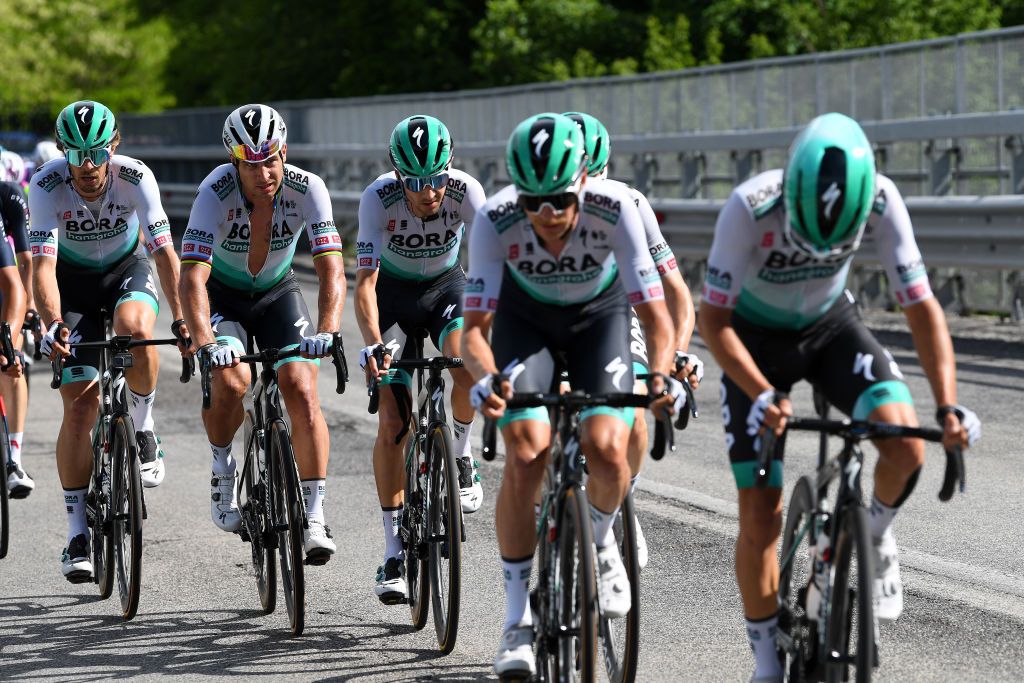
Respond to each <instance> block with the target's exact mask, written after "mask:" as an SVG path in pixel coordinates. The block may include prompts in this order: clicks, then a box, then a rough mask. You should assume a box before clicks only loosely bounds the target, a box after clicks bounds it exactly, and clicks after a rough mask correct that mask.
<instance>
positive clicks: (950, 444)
mask: <svg viewBox="0 0 1024 683" xmlns="http://www.w3.org/2000/svg"><path fill="white" fill-rule="evenodd" d="M935 419H936V420H937V421H938V423H939V425H940V426H941V427H942V431H943V432H944V434H943V436H942V445H943V446H945V447H946V448H947V449H952V448H954V447H956V446H959V447H960V448H968V447H970V446H973V445H974V443H975V442H976V441H977V440H978V439H980V438H981V420H979V419H978V415H977V414H976V413H975V412H974V411H973V410H971V409H969V408H965V407H963V406H962V405H949V406H939V409H938V410H936V411H935Z"/></svg>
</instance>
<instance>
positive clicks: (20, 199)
mask: <svg viewBox="0 0 1024 683" xmlns="http://www.w3.org/2000/svg"><path fill="white" fill-rule="evenodd" d="M0 224H2V225H3V234H4V235H5V236H6V238H7V239H6V242H7V246H8V247H10V248H12V249H13V252H14V261H15V264H16V267H17V269H18V274H19V275H20V280H21V286H22V291H23V292H24V293H25V297H26V306H27V311H26V314H25V319H26V320H27V319H30V318H31V317H32V316H35V315H38V314H37V313H36V311H35V302H33V301H32V256H31V251H30V249H29V244H28V231H27V230H26V226H27V225H28V205H27V203H26V201H25V193H24V192H23V191H22V189H21V186H19V185H18V184H17V183H13V182H0ZM11 332H12V335H13V336H14V337H17V338H18V340H19V341H18V344H19V345H20V343H21V341H20V340H21V334H20V332H21V325H20V324H15V325H12V326H11ZM0 395H2V396H3V401H4V405H5V406H7V424H8V427H9V428H10V433H9V437H10V438H9V445H10V462H9V463H8V464H7V468H6V470H5V475H4V476H5V477H6V478H7V490H8V492H9V493H10V495H11V497H12V498H24V497H26V496H28V495H29V494H30V493H31V492H32V490H33V489H34V488H35V486H36V485H35V482H34V481H33V480H32V477H30V476H29V475H28V473H27V472H26V471H25V468H24V467H22V464H21V449H22V446H23V441H24V436H25V415H26V411H27V410H28V384H27V383H26V381H25V377H24V376H20V375H19V376H18V377H13V376H11V375H9V374H6V375H5V376H4V378H3V379H2V380H0Z"/></svg>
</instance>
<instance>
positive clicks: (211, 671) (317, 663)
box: [0, 595, 490, 681]
mask: <svg viewBox="0 0 1024 683" xmlns="http://www.w3.org/2000/svg"><path fill="white" fill-rule="evenodd" d="M99 602H100V600H99V599H98V597H96V596H94V595H63V596H53V595H49V596H15V597H4V598H0V662H2V667H0V668H2V670H3V678H5V679H8V680H20V679H30V678H32V679H38V680H46V679H54V678H69V677H72V678H74V679H76V680H83V681H90V680H100V679H110V678H129V677H134V676H141V675H164V676H245V677H247V678H253V677H255V676H267V677H272V678H281V677H286V676H299V677H301V678H302V679H304V680H339V681H357V680H388V681H466V680H481V679H483V678H485V677H486V673H487V672H489V671H490V667H489V666H486V665H484V664H483V663H481V665H467V664H459V663H456V662H448V661H446V660H445V659H443V658H441V657H440V656H439V655H438V653H437V652H436V651H435V650H433V649H423V648H402V647H396V646H395V643H394V641H393V640H392V641H391V642H387V643H385V642H382V641H383V640H385V639H391V638H392V637H393V636H399V637H401V636H402V635H403V634H407V633H411V632H412V630H413V629H412V627H411V626H408V625H399V626H396V625H394V624H388V623H380V622H376V623H370V622H366V621H361V620H359V619H357V618H352V617H351V616H350V615H345V614H331V615H328V618H327V620H326V621H325V622H323V621H322V622H321V623H319V624H318V625H317V627H316V629H315V630H313V629H311V630H309V631H307V632H306V633H304V634H303V635H302V636H300V637H298V638H293V637H291V636H290V634H289V633H288V632H287V630H285V629H284V628H279V626H280V625H279V624H277V623H274V624H269V623H268V622H267V618H268V617H267V615H264V614H263V612H262V611H260V610H188V611H180V612H156V613H147V614H140V615H139V616H137V617H136V618H135V619H134V620H132V621H130V622H125V621H124V620H123V619H121V618H120V617H119V616H116V615H110V614H107V615H85V616H83V615H81V614H80V613H81V611H82V609H83V608H85V609H88V604H89V603H99ZM73 612H74V613H73ZM274 616H275V617H278V616H283V615H276V614H275V615H274ZM376 652H379V653H380V655H379V658H380V659H381V660H382V662H381V663H380V664H375V663H372V664H371V663H367V662H368V660H370V661H372V660H374V659H376V657H374V655H373V654H372V653H376ZM368 655H369V656H368Z"/></svg>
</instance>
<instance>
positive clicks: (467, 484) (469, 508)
mask: <svg viewBox="0 0 1024 683" xmlns="http://www.w3.org/2000/svg"><path fill="white" fill-rule="evenodd" d="M455 463H456V465H457V466H458V468H459V499H460V500H461V501H462V511H463V512H464V513H466V514H467V515H468V514H470V513H473V512H476V511H477V510H479V509H480V505H481V504H482V503H483V502H484V488H483V486H481V485H480V473H479V472H478V471H477V468H478V467H479V466H480V463H478V462H477V461H476V460H473V458H456V459H455Z"/></svg>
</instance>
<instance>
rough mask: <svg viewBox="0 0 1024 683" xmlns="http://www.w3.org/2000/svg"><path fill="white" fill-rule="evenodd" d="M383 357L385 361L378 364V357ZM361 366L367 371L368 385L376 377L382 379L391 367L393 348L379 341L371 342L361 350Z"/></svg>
mask: <svg viewBox="0 0 1024 683" xmlns="http://www.w3.org/2000/svg"><path fill="white" fill-rule="evenodd" d="M378 358H382V359H383V362H382V363H380V364H378V362H377V359H378ZM359 367H361V368H362V369H363V371H364V372H365V373H366V386H370V383H371V382H372V381H373V380H375V379H380V378H381V377H383V376H384V375H385V373H387V371H388V368H389V367H391V349H389V348H388V347H387V346H385V345H384V344H383V342H377V343H376V344H370V345H369V346H367V347H366V348H364V349H363V350H362V351H360V352H359Z"/></svg>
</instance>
